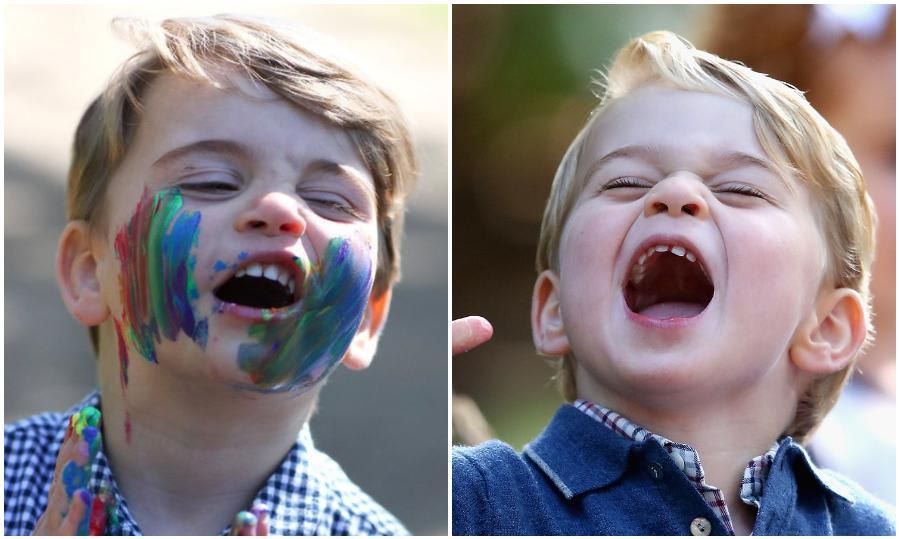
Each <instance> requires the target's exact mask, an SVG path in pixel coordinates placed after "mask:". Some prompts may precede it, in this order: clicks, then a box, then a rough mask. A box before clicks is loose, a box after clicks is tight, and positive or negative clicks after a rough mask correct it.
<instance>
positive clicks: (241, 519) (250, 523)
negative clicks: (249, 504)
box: [231, 511, 258, 535]
mask: <svg viewBox="0 0 899 539" xmlns="http://www.w3.org/2000/svg"><path fill="white" fill-rule="evenodd" d="M257 523H258V521H257V519H256V515H254V514H253V513H251V512H249V511H241V512H240V513H237V516H235V517H234V524H232V525H231V535H256V524H257Z"/></svg>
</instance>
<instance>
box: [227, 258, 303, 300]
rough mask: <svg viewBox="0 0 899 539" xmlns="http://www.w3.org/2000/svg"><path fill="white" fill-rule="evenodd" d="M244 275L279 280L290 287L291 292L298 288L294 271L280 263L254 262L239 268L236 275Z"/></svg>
mask: <svg viewBox="0 0 899 539" xmlns="http://www.w3.org/2000/svg"><path fill="white" fill-rule="evenodd" d="M244 275H249V276H250V277H262V278H264V279H269V280H271V281H278V282H279V283H281V284H282V285H284V286H286V287H287V288H289V289H290V293H291V294H293V291H294V290H296V286H297V285H296V281H295V280H294V278H293V273H292V272H291V271H290V270H288V269H287V268H285V267H282V266H280V265H278V264H266V265H264V266H263V265H262V264H258V263H256V262H254V263H252V264H250V265H249V266H247V267H245V268H241V269H239V270H238V271H237V273H236V274H235V275H234V276H235V277H243V276H244Z"/></svg>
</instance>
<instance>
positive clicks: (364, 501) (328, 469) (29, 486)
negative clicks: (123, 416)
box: [3, 392, 409, 535]
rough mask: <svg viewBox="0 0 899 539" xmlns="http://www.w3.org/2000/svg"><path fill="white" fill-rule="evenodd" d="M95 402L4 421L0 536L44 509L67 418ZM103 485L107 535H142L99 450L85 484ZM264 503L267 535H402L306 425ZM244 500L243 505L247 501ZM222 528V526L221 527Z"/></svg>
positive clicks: (32, 521) (259, 497)
mask: <svg viewBox="0 0 899 539" xmlns="http://www.w3.org/2000/svg"><path fill="white" fill-rule="evenodd" d="M87 405H90V406H94V407H96V408H98V409H99V408H100V395H99V393H97V392H94V393H91V394H90V395H88V396H87V397H86V398H85V399H84V401H83V402H82V403H81V404H79V405H78V406H75V407H73V408H71V409H70V410H68V411H67V412H65V413H45V414H41V415H36V416H34V417H30V418H28V419H23V420H21V421H19V422H17V423H13V424H11V425H7V426H6V428H5V437H4V455H3V462H4V485H3V494H4V517H3V520H4V523H5V532H6V534H7V535H31V534H32V532H33V530H34V527H35V525H36V524H37V521H38V519H39V518H40V517H41V515H42V514H43V512H44V509H45V508H46V507H47V498H48V495H49V492H50V483H51V482H52V481H53V470H54V468H55V466H56V455H57V453H59V448H60V446H61V445H62V442H63V438H64V437H65V432H66V425H67V424H68V421H69V417H70V416H71V415H72V414H73V413H75V412H76V411H78V410H80V409H81V408H83V407H84V406H87ZM88 487H89V489H90V490H91V492H97V491H98V489H99V488H101V487H105V488H108V489H110V490H111V492H112V493H113V494H114V496H115V499H116V502H117V506H118V507H117V512H118V522H119V525H118V528H117V529H109V528H108V529H107V530H106V534H107V535H142V533H141V530H140V526H139V525H138V524H137V522H135V520H134V517H132V516H131V513H130V512H129V511H128V503H127V501H126V500H125V499H124V498H123V497H122V495H121V493H120V492H119V490H118V486H117V485H116V481H115V477H114V474H113V472H112V469H111V468H110V467H109V461H108V460H107V457H106V454H105V452H104V450H103V448H101V449H100V452H99V453H98V454H97V458H96V460H95V461H94V464H93V468H92V471H91V479H90V482H89V485H88ZM255 502H262V503H265V504H266V505H268V506H269V508H270V509H271V513H270V516H269V522H270V526H269V533H270V534H271V535H408V534H409V532H408V531H407V530H406V529H405V528H404V527H403V525H402V524H400V522H399V521H398V520H397V519H396V517H394V516H393V515H391V514H390V513H389V512H387V510H385V509H384V508H383V507H381V506H380V505H378V504H377V503H376V502H375V501H374V500H372V499H371V498H370V497H369V496H368V495H367V494H365V493H364V492H362V490H361V489H360V488H359V487H357V486H356V485H355V484H353V483H352V482H351V481H350V480H349V478H347V476H346V474H345V473H344V472H343V470H342V469H341V468H340V465H338V464H337V463H336V462H334V461H333V460H331V458H330V457H328V456H327V455H325V454H324V453H322V452H320V451H317V450H316V449H315V447H313V445H312V437H311V435H310V433H309V427H308V426H306V427H304V428H303V430H302V431H301V432H300V434H299V436H298V437H297V441H296V442H295V443H294V444H293V446H292V447H291V448H290V451H289V452H288V453H287V456H286V457H285V458H284V460H283V461H282V462H281V465H280V466H279V467H278V469H277V470H275V472H274V473H273V474H272V475H271V477H269V479H268V481H266V483H265V485H264V486H263V487H262V489H260V490H259V492H258V493H257V494H256V497H255V499H254V501H253V503H255ZM253 503H250V504H249V505H248V507H250V506H252V505H253ZM228 533H230V523H229V526H228V527H226V528H225V529H224V530H222V534H223V535H227V534H228Z"/></svg>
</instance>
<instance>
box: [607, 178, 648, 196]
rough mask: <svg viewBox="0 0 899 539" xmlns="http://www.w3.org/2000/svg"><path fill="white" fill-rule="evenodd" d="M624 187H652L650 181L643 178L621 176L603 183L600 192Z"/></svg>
mask: <svg viewBox="0 0 899 539" xmlns="http://www.w3.org/2000/svg"><path fill="white" fill-rule="evenodd" d="M624 187H637V188H641V189H648V188H649V187H651V185H650V184H649V182H647V181H646V180H644V179H642V178H635V177H633V176H622V177H620V178H615V179H614V180H612V181H610V182H608V183H607V184H605V185H603V186H602V188H601V189H600V192H602V191H607V190H609V189H621V188H624Z"/></svg>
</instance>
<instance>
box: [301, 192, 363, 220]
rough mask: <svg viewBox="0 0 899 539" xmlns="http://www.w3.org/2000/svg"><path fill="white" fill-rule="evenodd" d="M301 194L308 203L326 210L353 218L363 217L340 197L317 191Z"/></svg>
mask: <svg viewBox="0 0 899 539" xmlns="http://www.w3.org/2000/svg"><path fill="white" fill-rule="evenodd" d="M302 196H303V198H304V199H305V200H306V202H308V203H309V204H310V205H312V206H317V207H319V208H324V209H325V210H326V211H328V212H331V213H334V212H337V213H340V214H341V215H344V216H349V217H353V218H355V219H362V217H363V216H362V214H360V213H359V212H358V211H357V210H356V208H354V207H353V205H352V204H350V203H349V202H347V201H346V200H344V199H343V198H341V197H337V196H334V197H330V196H325V195H323V194H317V193H314V194H313V193H306V194H303V195H302Z"/></svg>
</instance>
